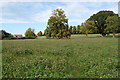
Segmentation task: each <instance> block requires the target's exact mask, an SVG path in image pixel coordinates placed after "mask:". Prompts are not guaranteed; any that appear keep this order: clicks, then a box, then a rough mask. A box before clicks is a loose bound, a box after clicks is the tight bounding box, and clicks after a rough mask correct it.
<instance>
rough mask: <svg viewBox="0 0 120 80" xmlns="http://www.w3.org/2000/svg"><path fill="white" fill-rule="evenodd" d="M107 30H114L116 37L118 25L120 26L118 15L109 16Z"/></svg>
mask: <svg viewBox="0 0 120 80" xmlns="http://www.w3.org/2000/svg"><path fill="white" fill-rule="evenodd" d="M106 25H107V27H106V29H105V30H106V32H108V33H109V32H112V33H113V37H115V33H116V32H118V27H119V19H118V16H117V15H114V16H108V17H107V19H106Z"/></svg>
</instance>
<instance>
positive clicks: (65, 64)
mask: <svg viewBox="0 0 120 80" xmlns="http://www.w3.org/2000/svg"><path fill="white" fill-rule="evenodd" d="M88 36H89V35H88ZM95 36H96V35H95ZM43 37H44V36H43ZM2 44H3V45H2V53H3V54H2V55H3V56H2V59H3V60H2V61H3V72H2V74H3V78H117V77H118V68H119V66H118V65H117V63H118V38H112V37H109V38H107V37H93V36H92V37H85V36H83V35H73V36H72V37H71V39H43V38H39V39H30V40H29V39H28V40H3V41H2Z"/></svg>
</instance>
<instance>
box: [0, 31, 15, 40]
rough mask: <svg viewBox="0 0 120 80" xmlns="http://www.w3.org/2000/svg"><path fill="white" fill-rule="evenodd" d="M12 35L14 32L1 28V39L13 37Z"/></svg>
mask: <svg viewBox="0 0 120 80" xmlns="http://www.w3.org/2000/svg"><path fill="white" fill-rule="evenodd" d="M11 37H13V35H12V34H10V33H8V32H6V31H5V30H0V39H4V38H11Z"/></svg>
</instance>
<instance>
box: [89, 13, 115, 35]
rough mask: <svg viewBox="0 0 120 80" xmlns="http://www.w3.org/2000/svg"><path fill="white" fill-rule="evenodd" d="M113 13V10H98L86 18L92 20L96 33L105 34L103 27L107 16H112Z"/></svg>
mask: <svg viewBox="0 0 120 80" xmlns="http://www.w3.org/2000/svg"><path fill="white" fill-rule="evenodd" d="M114 15H115V13H114V12H113V11H99V12H98V13H96V14H93V15H92V16H91V17H90V18H89V19H88V20H92V21H94V24H95V26H96V27H97V29H98V33H99V34H101V35H102V36H105V35H106V32H105V28H106V27H107V26H106V25H105V24H106V19H107V17H108V16H114Z"/></svg>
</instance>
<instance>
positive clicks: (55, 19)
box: [45, 9, 120, 39]
mask: <svg viewBox="0 0 120 80" xmlns="http://www.w3.org/2000/svg"><path fill="white" fill-rule="evenodd" d="M119 22H120V18H119V16H118V14H115V13H114V12H113V11H99V12H98V13H96V14H93V15H92V16H90V18H88V19H87V20H86V21H85V22H83V23H81V25H77V26H70V27H69V25H68V19H67V18H66V16H65V14H64V11H63V10H62V9H56V10H54V11H53V13H52V16H51V17H50V18H49V20H48V25H47V28H46V30H45V35H46V37H47V38H59V39H60V38H70V36H71V34H86V36H87V35H88V34H89V33H92V34H93V33H94V34H101V35H102V36H107V35H109V34H110V33H112V34H113V37H115V33H119V32H120V29H119V27H120V23H119Z"/></svg>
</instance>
